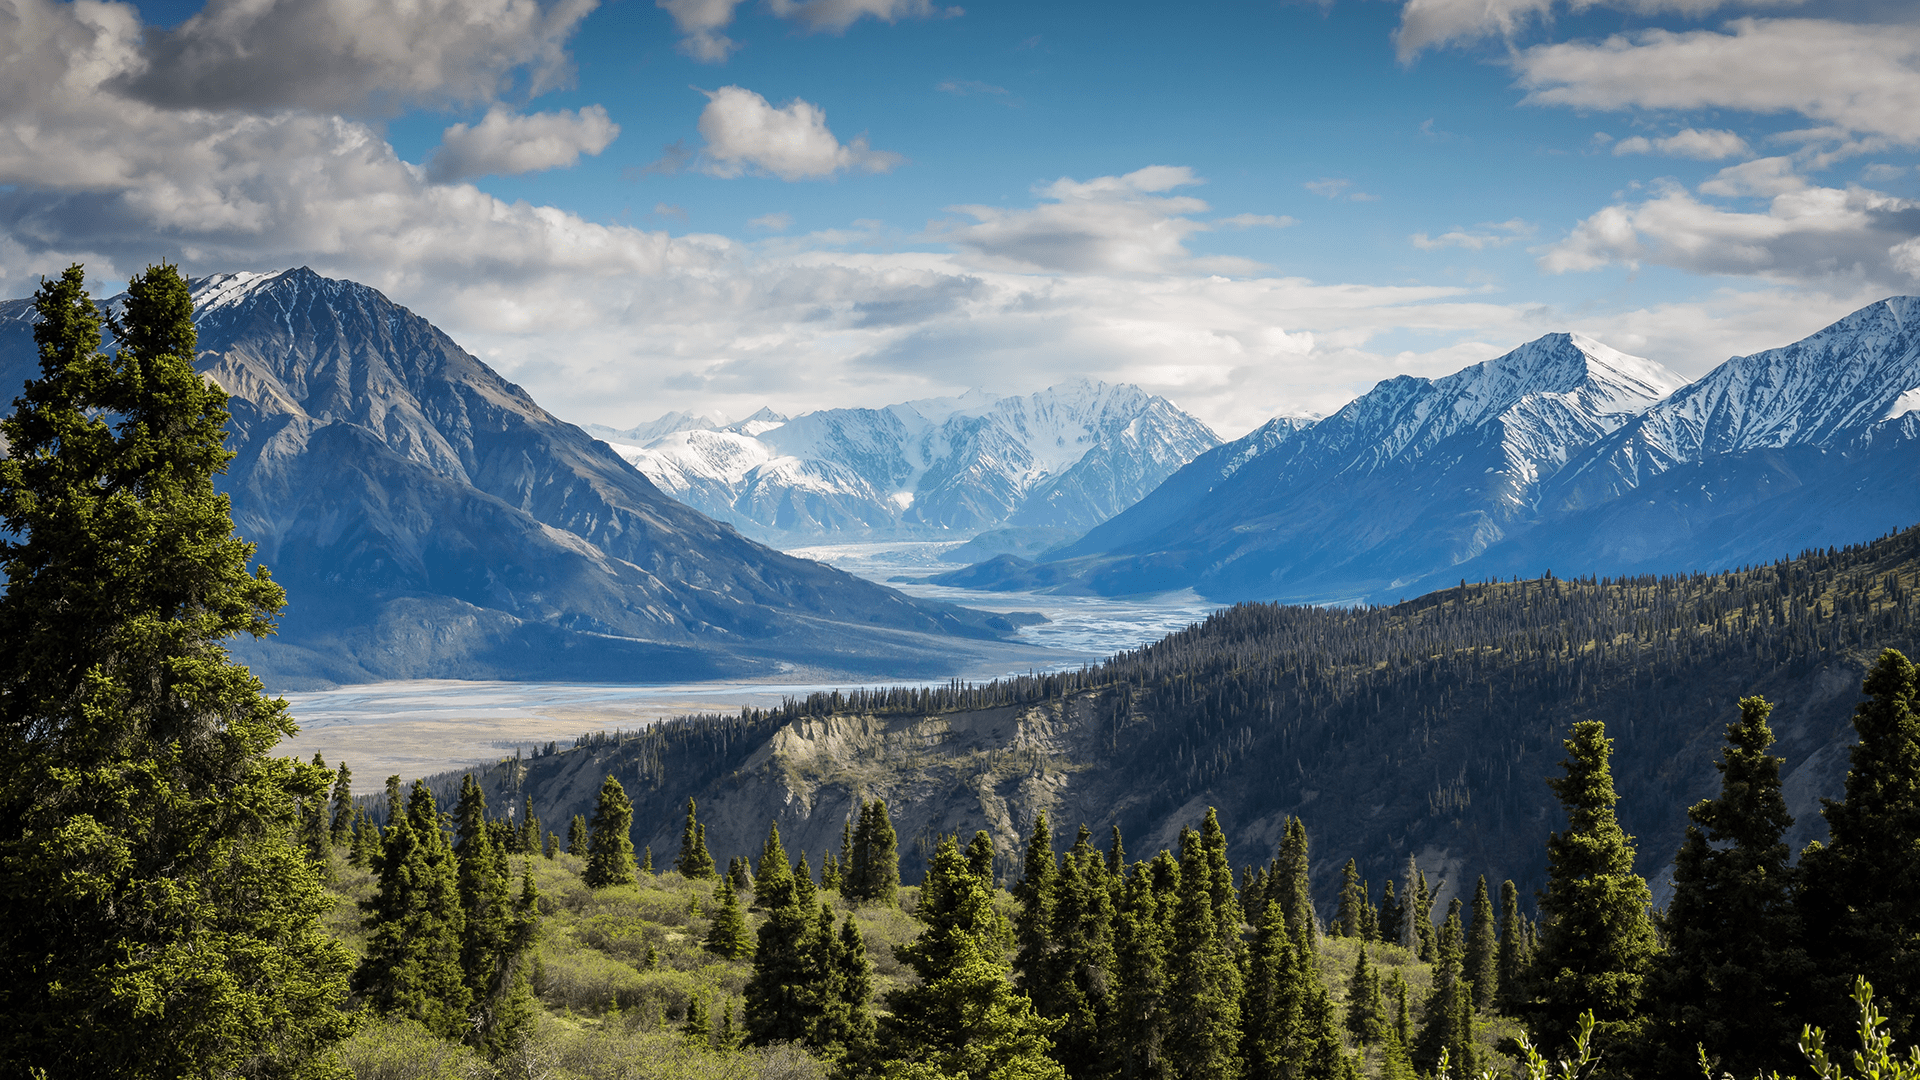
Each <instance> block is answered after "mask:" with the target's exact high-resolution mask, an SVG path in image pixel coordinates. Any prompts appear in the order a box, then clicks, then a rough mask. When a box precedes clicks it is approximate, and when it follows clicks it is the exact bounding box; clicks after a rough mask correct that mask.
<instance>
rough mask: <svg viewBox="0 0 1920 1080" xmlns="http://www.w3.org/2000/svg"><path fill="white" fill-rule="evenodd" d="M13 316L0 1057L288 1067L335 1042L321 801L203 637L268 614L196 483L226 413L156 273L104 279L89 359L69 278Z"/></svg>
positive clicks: (2, 476) (177, 1068)
mask: <svg viewBox="0 0 1920 1080" xmlns="http://www.w3.org/2000/svg"><path fill="white" fill-rule="evenodd" d="M34 308H35V313H36V316H37V321H36V323H35V325H34V328H33V337H34V341H35V343H36V345H37V346H38V348H39V356H40V368H39V376H38V377H37V378H36V379H34V380H33V381H32V382H29V383H28V384H27V385H26V387H25V388H24V389H23V390H22V391H21V392H20V396H19V397H17V398H15V399H14V411H13V412H12V414H11V415H9V416H8V417H6V418H5V420H4V421H0V435H3V436H4V440H5V443H6V445H7V447H8V450H7V456H6V458H5V460H4V461H0V524H3V525H4V530H0V570H3V571H4V575H5V579H6V583H7V584H6V589H5V592H4V594H3V595H0V646H4V647H0V971H4V972H5V973H6V975H5V977H4V978H0V1016H5V1017H6V1021H5V1023H4V1024H0V1061H6V1062H9V1063H11V1064H12V1065H13V1066H15V1067H16V1068H18V1069H19V1070H20V1071H23V1072H24V1071H25V1070H26V1069H27V1068H28V1067H32V1068H37V1069H40V1070H43V1071H44V1075H47V1076H49V1077H53V1078H59V1077H67V1076H108V1075H112V1076H120V1077H130V1078H140V1077H147V1076H167V1077H171V1076H180V1075H189V1074H191V1075H208V1074H216V1073H228V1072H241V1071H246V1072H252V1073H257V1074H263V1075H264V1074H275V1073H293V1072H296V1071H298V1070H299V1069H301V1068H302V1067H303V1066H302V1063H303V1062H304V1061H305V1060H307V1059H311V1058H313V1057H316V1056H319V1055H322V1054H323V1053H324V1050H325V1048H326V1047H327V1046H328V1045H329V1044H330V1043H331V1042H333V1041H335V1040H337V1039H338V1038H340V1037H342V1036H343V1035H344V1034H345V1033H346V1030H347V1027H348V1021H347V1019H346V1018H345V1017H344V1016H343V1014H341V1013H340V1012H339V1011H338V1010H337V1009H336V1008H335V1006H336V1004H337V1003H338V1001H339V999H340V998H341V996H342V994H343V992H344V990H345V982H346V976H347V973H348V970H349V968H350V965H351V963H352V961H351V959H350V956H349V954H348V953H347V952H346V951H345V950H344V949H343V947H342V946H340V945H339V944H338V943H336V942H334V941H333V940H331V939H330V938H329V937H328V935H327V934H326V933H325V932H324V931H323V930H322V928H321V924H320V917H321V915H322V913H323V912H325V911H326V910H327V909H328V908H329V907H330V906H331V905H330V902H329V900H328V899H327V897H326V896H325V894H324V893H323V892H322V890H321V887H320V883H319V880H318V878H317V876H316V874H315V872H314V870H313V869H312V867H311V866H310V865H309V864H308V862H307V860H306V859H305V858H304V857H302V856H301V854H300V852H299V849H298V847H297V846H296V845H297V839H296V836H295V830H296V828H297V818H296V811H295V807H296V803H297V802H298V801H299V800H320V799H324V797H325V794H326V792H325V788H324V786H323V784H324V782H325V781H324V779H323V778H322V776H321V774H320V773H318V772H317V771H316V770H313V769H312V768H310V767H307V766H303V765H299V764H296V763H294V762H291V761H285V760H279V759H275V758H272V757H271V756H270V755H271V752H272V749H273V746H274V744H275V743H276V742H277V741H278V740H280V739H281V738H283V737H286V736H288V735H291V734H292V733H293V731H294V724H293V720H292V718H291V717H289V716H288V715H287V713H286V707H285V703H284V702H279V701H275V700H271V699H269V698H267V697H266V696H265V695H264V694H263V693H262V692H261V684H260V682H259V680H257V679H255V678H254V677H253V676H252V675H250V674H249V673H248V672H247V670H246V669H245V668H244V667H241V666H239V665H237V664H235V663H233V662H232V661H231V660H229V659H228V657H227V654H226V651H225V648H224V647H223V645H222V644H221V643H222V642H223V641H224V640H225V639H227V638H229V637H232V636H234V635H236V634H249V635H252V636H254V637H260V636H263V635H266V634H269V633H271V632H272V630H273V619H274V617H275V616H276V615H277V614H278V613H279V610H280V608H281V605H282V603H283V602H284V599H285V598H284V594H283V593H282V592H281V590H280V587H279V586H277V585H275V584H274V583H273V582H272V580H271V579H270V578H269V577H268V576H267V574H266V571H265V570H259V571H254V572H250V571H249V570H248V569H247V562H248V560H249V559H251V558H252V557H253V553H254V549H253V546H252V545H250V544H248V543H246V542H245V541H243V540H241V539H239V538H238V537H236V536H234V535H233V521H232V517H231V514H230V511H229V503H228V500H227V497H226V496H225V495H221V494H219V493H218V492H216V491H215V489H214V477H215V475H216V474H218V473H221V472H223V471H225V469H226V465H227V462H228V461H229V460H230V459H231V458H232V456H233V455H232V453H231V452H229V451H228V450H227V449H226V448H225V446H224V445H223V440H224V434H223V425H224V424H225V423H226V421H227V418H228V416H227V404H226V403H227V396H226V394H225V392H224V391H222V390H221V389H220V388H219V387H218V386H215V385H214V384H213V383H212V382H210V381H209V380H206V379H204V378H202V377H201V376H200V375H199V374H198V373H197V372H196V371H195V370H194V367H193V363H194V358H195V353H196V345H195V333H194V326H193V302H192V298H191V297H190V296H189V294H188V290H187V285H186V282H185V281H184V280H182V279H181V277H180V275H179V273H178V271H176V270H175V269H174V268H173V267H172V266H167V265H161V266H154V267H149V268H148V269H147V270H146V271H145V272H144V273H141V274H137V275H135V276H134V277H133V279H132V280H131V281H130V282H129V283H128V286H127V295H126V301H125V305H124V307H123V310H122V315H121V317H120V319H119V321H118V324H117V325H116V326H115V327H114V336H115V338H116V339H117V351H116V353H115V354H114V355H113V356H111V357H109V356H107V355H105V354H103V353H102V352H101V351H100V343H101V333H100V324H101V318H100V314H99V312H98V310H97V309H96V308H95V306H94V304H93V302H92V300H91V299H90V298H89V297H88V295H87V292H86V281H85V274H84V272H83V271H82V270H81V268H80V267H79V266H74V267H72V268H70V269H68V270H67V271H66V272H65V273H64V274H62V275H61V276H60V277H59V278H58V279H57V280H55V281H43V282H42V283H41V286H40V289H39V290H38V292H36V293H35V296H34ZM162 1001H164V1002H166V1006H165V1007H164V1008H157V1007H155V1003H157V1002H162Z"/></svg>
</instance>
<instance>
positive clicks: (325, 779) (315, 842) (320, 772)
mask: <svg viewBox="0 0 1920 1080" xmlns="http://www.w3.org/2000/svg"><path fill="white" fill-rule="evenodd" d="M313 770H314V773H313V774H314V775H315V776H316V777H318V778H319V780H320V789H319V790H318V791H316V792H315V793H313V794H311V795H308V796H307V797H305V798H303V799H301V800H300V846H301V847H303V848H305V849H306V852H307V860H308V861H309V862H311V863H313V868H314V870H315V872H317V873H318V874H319V875H320V880H322V881H332V880H333V841H332V835H331V828H330V826H329V820H328V814H327V799H326V792H327V788H326V785H328V784H331V783H333V771H332V770H331V769H328V768H327V762H326V760H325V759H324V758H322V757H321V756H320V754H319V752H318V751H315V752H314V755H313Z"/></svg>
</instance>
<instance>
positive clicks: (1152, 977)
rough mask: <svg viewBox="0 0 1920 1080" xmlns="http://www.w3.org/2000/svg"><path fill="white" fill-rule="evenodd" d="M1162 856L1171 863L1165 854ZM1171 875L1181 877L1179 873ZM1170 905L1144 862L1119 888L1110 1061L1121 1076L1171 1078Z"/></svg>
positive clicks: (1136, 867)
mask: <svg viewBox="0 0 1920 1080" xmlns="http://www.w3.org/2000/svg"><path fill="white" fill-rule="evenodd" d="M1159 858H1160V859H1161V860H1164V861H1166V862H1168V863H1171V862H1172V859H1171V858H1170V857H1169V856H1168V855H1167V853H1166V852H1164V851H1163V852H1161V853H1160V856H1159ZM1171 873H1172V874H1173V875H1176V876H1177V874H1178V870H1177V869H1175V870H1172V871H1171ZM1167 899H1168V900H1170V899H1171V896H1170V895H1169V896H1168V897H1167ZM1169 907H1170V905H1169V904H1163V902H1162V897H1161V894H1159V893H1157V892H1156V891H1155V887H1154V873H1153V871H1152V870H1151V869H1150V868H1149V867H1148V866H1147V864H1145V863H1141V864H1138V865H1136V866H1135V867H1134V868H1133V872H1132V873H1130V874H1128V875H1127V878H1126V880H1125V882H1124V883H1123V885H1122V887H1121V889H1120V900H1119V905H1118V910H1117V911H1116V913H1115V917H1114V926H1113V951H1114V965H1115V972H1116V980H1115V982H1116V986H1115V988H1114V1039H1113V1045H1112V1055H1113V1058H1112V1062H1113V1066H1114V1069H1115V1071H1116V1072H1117V1073H1118V1075H1120V1076H1123V1077H1154V1078H1159V1077H1169V1076H1172V1075H1173V1063H1172V1062H1170V1061H1168V1060H1167V1055H1166V1045H1165V1043H1166V1031H1167V1007H1168V1001H1167V949H1168V945H1169V937H1168V933H1167V921H1168V919H1169V917H1170V912H1169V910H1168V908H1169Z"/></svg>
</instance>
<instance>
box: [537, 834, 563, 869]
mask: <svg viewBox="0 0 1920 1080" xmlns="http://www.w3.org/2000/svg"><path fill="white" fill-rule="evenodd" d="M540 853H541V854H542V855H544V856H546V857H547V860H548V861H549V862H551V861H552V860H553V858H554V856H556V855H558V854H560V834H559V833H554V832H550V833H548V834H547V842H546V843H545V844H543V845H541V850H540Z"/></svg>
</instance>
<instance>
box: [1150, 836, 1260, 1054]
mask: <svg viewBox="0 0 1920 1080" xmlns="http://www.w3.org/2000/svg"><path fill="white" fill-rule="evenodd" d="M1214 902H1215V897H1214V874H1213V865H1212V862H1211V859H1210V858H1209V853H1208V851H1207V850H1206V846H1205V843H1204V840H1203V838H1202V837H1201V834H1199V833H1197V832H1194V831H1193V830H1192V829H1186V830H1184V831H1182V832H1181V834H1180V886H1179V891H1178V893H1177V894H1176V895H1175V898H1174V910H1173V925H1172V943H1171V944H1172V948H1171V949H1170V951H1169V953H1168V957H1167V975H1168V978H1167V997H1168V1009H1167V1040H1166V1047H1167V1054H1168V1056H1169V1057H1170V1058H1171V1059H1172V1060H1173V1061H1174V1062H1175V1067H1176V1069H1177V1070H1178V1075H1180V1076H1182V1077H1186V1078H1191V1080H1234V1078H1235V1077H1236V1076H1237V1075H1238V1073H1239V1071H1240V1053H1239V1042H1240V995H1241V991H1242V981H1241V977H1240V968H1239V965H1238V964H1237V963H1236V962H1235V959H1234V949H1233V947H1232V945H1231V944H1230V943H1229V942H1228V941H1227V939H1226V937H1225V935H1223V934H1222V933H1221V929H1220V925H1219V923H1218V922H1216V921H1215V919H1214Z"/></svg>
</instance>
